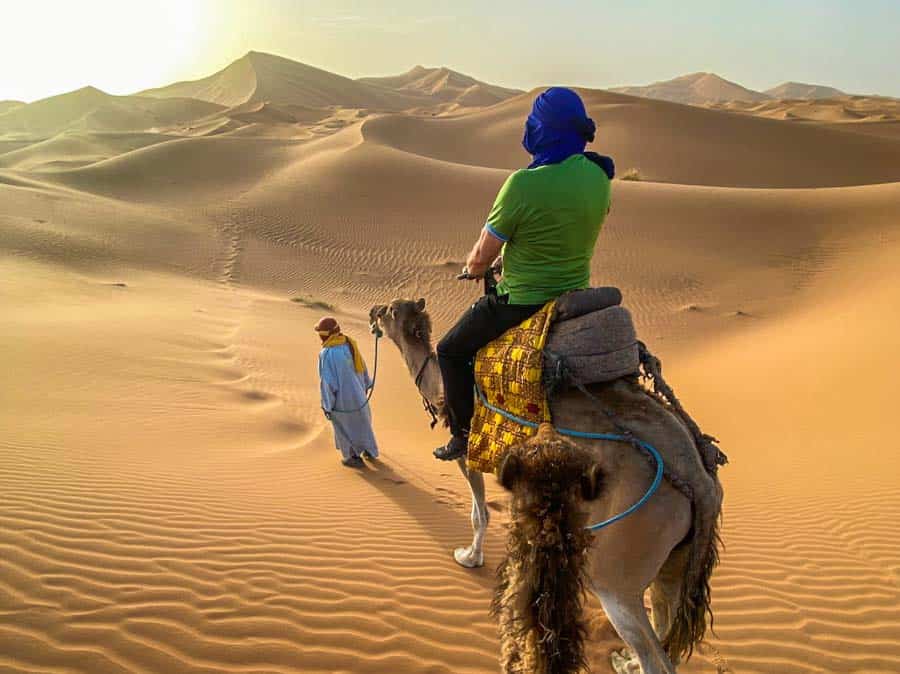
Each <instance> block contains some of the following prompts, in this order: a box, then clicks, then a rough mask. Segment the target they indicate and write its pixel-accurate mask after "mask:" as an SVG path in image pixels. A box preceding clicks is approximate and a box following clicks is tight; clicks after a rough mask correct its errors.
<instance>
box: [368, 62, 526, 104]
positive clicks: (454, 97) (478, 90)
mask: <svg viewBox="0 0 900 674" xmlns="http://www.w3.org/2000/svg"><path fill="white" fill-rule="evenodd" d="M358 81H360V82H367V83H369V84H375V85H378V86H382V87H386V88H389V89H397V90H401V91H413V92H419V93H424V94H426V95H427V96H429V97H432V98H434V99H436V100H437V101H441V102H445V103H458V104H459V105H462V106H470V107H476V106H487V105H494V104H495V103H499V102H500V101H504V100H506V99H507V98H511V97H513V96H516V95H518V94H521V93H522V92H521V90H519V89H509V88H506V87H501V86H498V85H496V84H488V83H486V82H481V81H480V80H476V79H475V78H474V77H471V76H469V75H465V74H463V73H460V72H457V71H455V70H451V69H450V68H447V67H436V68H426V67H424V66H421V65H417V66H414V67H413V68H411V69H410V70H408V71H407V72H405V73H402V74H400V75H391V76H386V77H361V78H359V80H358Z"/></svg>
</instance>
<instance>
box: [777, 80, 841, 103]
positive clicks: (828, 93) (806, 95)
mask: <svg viewBox="0 0 900 674" xmlns="http://www.w3.org/2000/svg"><path fill="white" fill-rule="evenodd" d="M763 93H765V94H766V95H767V96H769V97H770V98H791V99H803V100H807V101H811V100H816V99H819V98H837V97H838V96H846V95H847V94H846V93H844V92H843V91H841V90H840V89H835V88H834V87H826V86H823V85H821V84H804V83H803V82H785V83H783V84H779V85H778V86H777V87H772V88H771V89H766V90H765V92H763Z"/></svg>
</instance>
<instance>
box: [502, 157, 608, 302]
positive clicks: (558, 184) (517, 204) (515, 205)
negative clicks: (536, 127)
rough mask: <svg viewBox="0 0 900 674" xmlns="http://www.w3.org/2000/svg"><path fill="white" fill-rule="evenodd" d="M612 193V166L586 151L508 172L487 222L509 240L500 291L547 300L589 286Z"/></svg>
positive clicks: (513, 297) (514, 297) (521, 299)
mask: <svg viewBox="0 0 900 674" xmlns="http://www.w3.org/2000/svg"><path fill="white" fill-rule="evenodd" d="M609 199H610V181H609V178H607V176H606V172H605V171H604V170H603V169H602V168H600V167H599V166H597V165H596V164H595V163H594V162H592V161H591V160H590V159H588V158H587V157H585V156H584V155H580V154H577V155H573V156H571V157H569V158H568V159H566V160H565V161H563V162H560V163H559V164H549V165H546V166H539V167H537V168H534V169H521V170H519V171H516V172H515V173H513V174H512V175H511V176H510V177H509V178H507V180H506V183H505V184H504V185H503V187H502V188H501V189H500V192H499V194H497V199H496V200H495V201H494V207H493V208H492V209H491V214H490V215H489V216H488V219H487V224H486V225H485V227H486V228H487V230H488V232H489V233H490V234H493V235H494V236H495V237H497V238H498V239H500V240H502V241H504V242H505V243H504V245H503V281H501V283H500V286H499V287H498V292H499V293H501V294H508V295H509V303H510V304H541V303H543V302H548V301H549V300H552V299H554V298H556V297H559V296H560V295H562V294H563V293H564V292H566V291H569V290H577V289H580V288H587V287H589V286H590V282H591V258H592V257H593V255H594V245H595V244H596V242H597V235H598V234H599V233H600V227H601V225H602V224H603V220H604V219H605V218H606V213H607V211H609Z"/></svg>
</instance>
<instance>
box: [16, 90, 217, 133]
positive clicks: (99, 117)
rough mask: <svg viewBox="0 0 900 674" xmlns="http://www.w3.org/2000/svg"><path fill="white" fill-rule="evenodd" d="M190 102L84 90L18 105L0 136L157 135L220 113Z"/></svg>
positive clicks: (214, 106)
mask: <svg viewBox="0 0 900 674" xmlns="http://www.w3.org/2000/svg"><path fill="white" fill-rule="evenodd" d="M222 109H223V108H222V106H220V105H217V104H214V103H208V102H206V101H198V100H195V99H191V98H170V99H154V98H149V97H141V96H113V95H111V94H107V93H105V92H103V91H100V90H99V89H96V88H94V87H85V88H83V89H78V90H77V91H72V92H69V93H66V94H60V95H59V96H52V97H50V98H45V99H42V100H40V101H35V102H34V103H29V104H26V105H22V106H19V107H16V108H13V109H12V110H10V111H8V112H6V113H5V114H2V115H0V134H2V133H7V134H31V135H33V136H39V137H41V136H43V137H45V138H46V137H49V136H52V135H55V134H59V133H62V132H64V131H108V132H121V131H157V130H160V129H163V128H166V127H172V126H179V125H184V124H187V123H190V122H191V121H193V120H197V119H200V118H203V117H206V116H209V115H210V114H212V113H214V112H217V111H220V110H222Z"/></svg>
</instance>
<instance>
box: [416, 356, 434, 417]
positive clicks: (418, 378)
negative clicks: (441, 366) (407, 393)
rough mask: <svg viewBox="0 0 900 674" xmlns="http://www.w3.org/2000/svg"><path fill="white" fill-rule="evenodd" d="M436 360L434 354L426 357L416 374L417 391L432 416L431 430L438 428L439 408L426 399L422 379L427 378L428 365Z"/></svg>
mask: <svg viewBox="0 0 900 674" xmlns="http://www.w3.org/2000/svg"><path fill="white" fill-rule="evenodd" d="M433 359H434V352H431V353H429V354H428V355H427V356H425V360H424V361H423V362H422V367H420V368H419V372H418V373H417V374H416V380H415V381H416V390H417V391H418V392H419V395H421V396H422V406H423V407H424V408H425V411H426V412H427V413H428V414H429V415H430V416H431V428H434V427H435V426H437V422H438V418H437V413H438V408H437V406H436V405H435V404H434V403H433V402H431V401H430V400H429V399H428V398H426V397H425V394H424V393H422V377H424V376H425V368H426V367H428V363H429V362H430V361H431V360H433Z"/></svg>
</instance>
